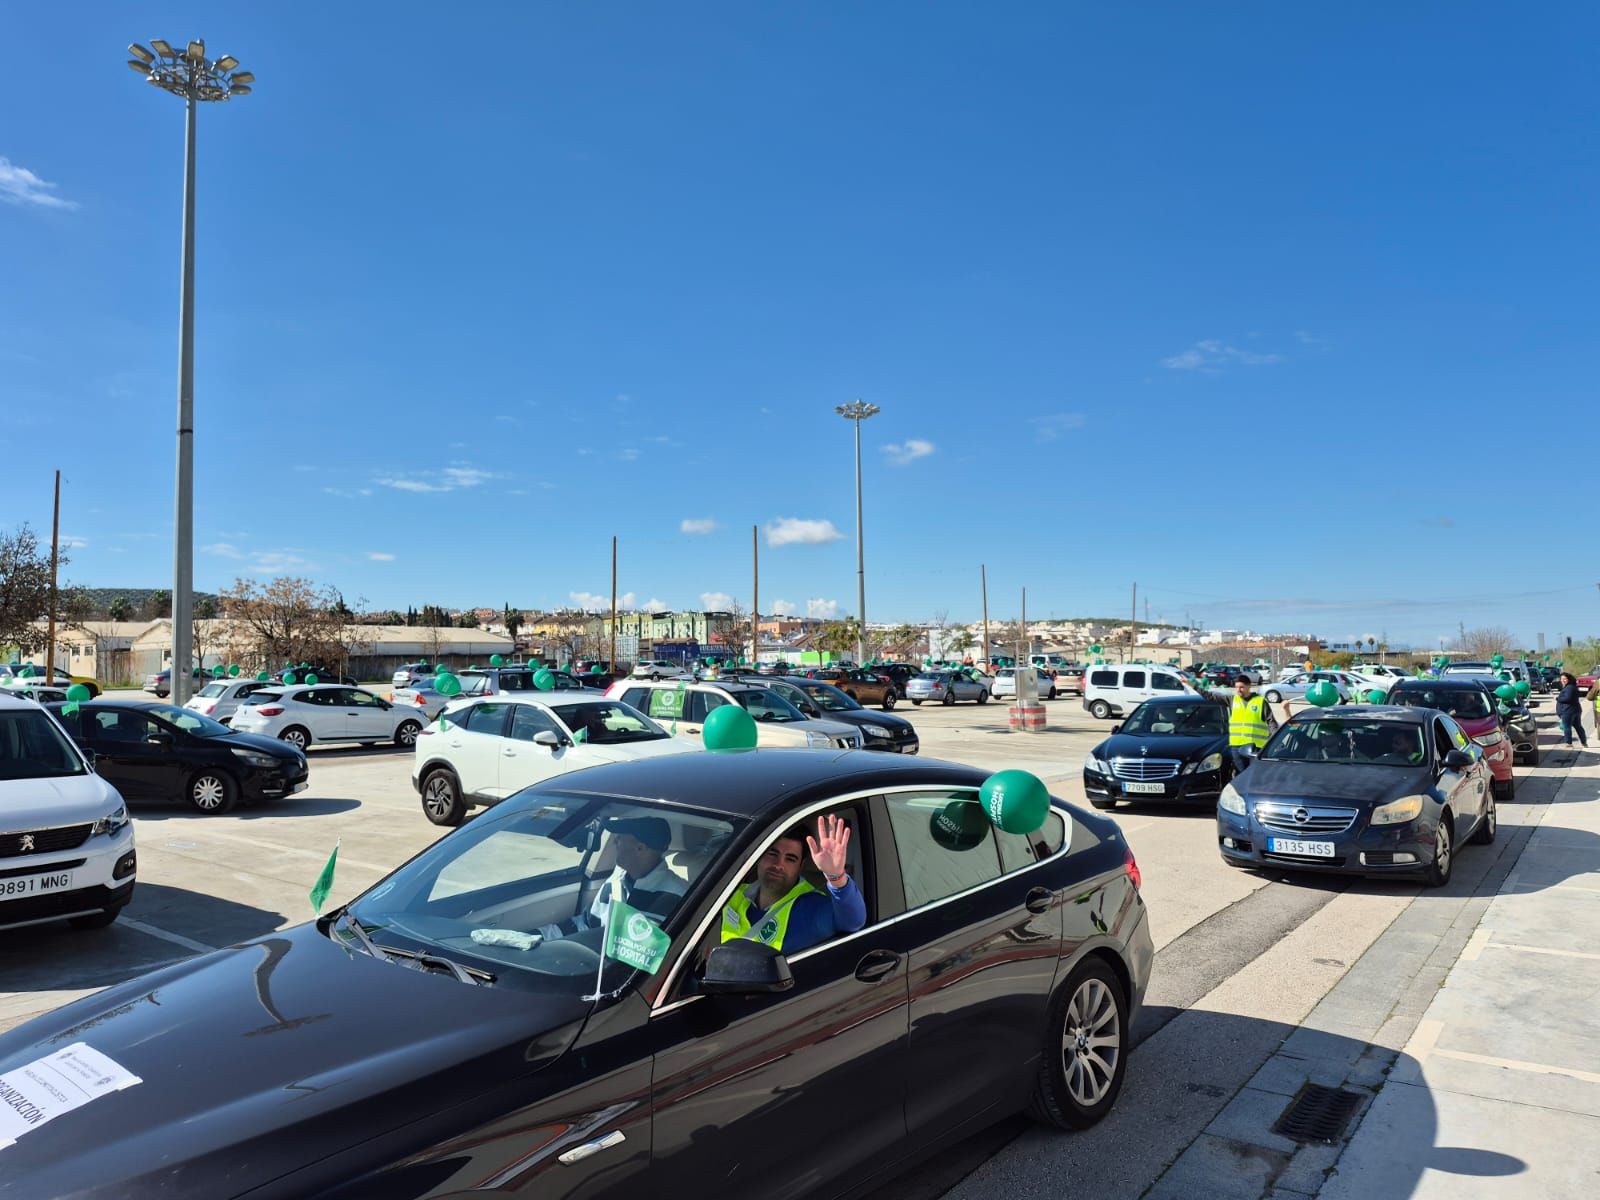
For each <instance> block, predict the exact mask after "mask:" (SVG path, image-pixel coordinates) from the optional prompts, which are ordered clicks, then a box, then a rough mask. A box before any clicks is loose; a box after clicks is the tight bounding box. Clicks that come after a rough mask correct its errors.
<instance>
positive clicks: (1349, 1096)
mask: <svg viewBox="0 0 1600 1200" xmlns="http://www.w3.org/2000/svg"><path fill="white" fill-rule="evenodd" d="M1360 1103H1361V1094H1360V1093H1359V1092H1347V1091H1345V1090H1344V1089H1343V1088H1331V1087H1323V1086H1322V1085H1321V1084H1317V1083H1309V1084H1307V1085H1306V1086H1305V1088H1303V1089H1302V1090H1301V1092H1300V1094H1299V1095H1298V1096H1296V1097H1295V1098H1294V1102H1293V1103H1292V1104H1290V1105H1289V1107H1288V1108H1286V1109H1284V1110H1283V1115H1282V1116H1281V1117H1279V1118H1278V1123H1277V1124H1276V1125H1274V1126H1273V1127H1272V1132H1273V1133H1281V1134H1282V1135H1283V1136H1284V1137H1287V1138H1293V1139H1294V1140H1295V1141H1297V1142H1332V1141H1337V1140H1338V1138H1339V1135H1340V1134H1341V1133H1343V1132H1344V1127H1345V1125H1347V1124H1348V1123H1349V1121H1350V1118H1351V1116H1353V1115H1354V1114H1355V1111H1356V1108H1357V1107H1358V1106H1359V1105H1360Z"/></svg>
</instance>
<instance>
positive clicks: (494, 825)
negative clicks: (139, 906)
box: [0, 750, 1153, 1200]
mask: <svg viewBox="0 0 1600 1200" xmlns="http://www.w3.org/2000/svg"><path fill="white" fill-rule="evenodd" d="M984 779H985V774H984V772H982V771H978V770H975V769H972V768H969V767H961V766H955V765H952V764H948V763H940V762H931V761H928V760H925V759H919V758H913V757H909V756H903V755H893V754H868V753H865V752H861V751H855V752H846V753H842V754H835V753H832V752H819V751H815V750H751V751H742V752H738V751H736V752H726V753H708V754H684V755H677V756H672V757H668V758H660V759H654V760H651V761H649V762H642V763H623V764H615V765H611V766H603V767H596V768H593V769H591V770H587V771H582V772H577V773H574V774H570V775H565V776H562V777H560V778H559V779H552V780H549V781H546V782H544V783H540V784H538V785H536V786H534V787H532V788H529V789H527V790H525V791H523V792H520V793H518V794H517V795H516V796H514V797H512V798H511V799H509V800H506V801H504V802H502V803H501V804H499V805H497V806H495V807H494V808H493V809H491V810H489V811H488V812H486V813H484V814H483V815H481V816H479V817H478V818H476V819H475V820H473V821H472V822H470V823H468V824H467V825H464V826H462V827H461V828H459V829H457V830H455V831H454V832H452V833H450V834H448V835H446V836H445V837H443V838H441V839H440V840H439V841H437V842H435V843H434V844H433V845H432V846H430V847H428V848H427V849H426V850H424V851H423V852H422V853H421V854H419V855H417V856H416V857H415V858H413V859H412V860H411V861H410V862H408V863H406V864H405V865H403V866H401V867H400V868H399V869H397V870H396V871H394V872H393V873H392V874H390V875H389V876H387V877H386V878H384V879H383V880H382V881H380V882H379V883H378V884H377V885H376V886H374V887H372V888H370V889H368V890H367V891H365V892H363V893H362V894H361V895H360V896H358V897H357V898H356V899H355V900H353V901H352V902H350V903H349V904H347V905H344V906H342V907H339V908H336V909H334V910H332V911H330V912H327V913H325V914H323V915H322V916H321V917H320V918H318V919H317V920H316V921H314V922H311V923H308V924H305V925H300V926H296V927H293V928H289V929H284V930H280V931H278V932H276V933H273V934H270V935H268V936H265V937H260V938H256V939H253V940H251V941H247V942H243V943H241V944H239V945H236V946H232V947H229V948H227V949H224V950H218V951H214V952H212V953H209V954H205V955H201V956H199V957H196V958H193V959H190V960H188V961H186V962H182V963H179V964H176V965H172V966H168V967H165V968H163V969H160V970H158V971H155V972H153V973H151V974H148V975H145V976H143V977H141V978H137V979H134V980H131V981H129V982H127V983H123V984H119V985H117V986H114V987H111V988H108V989H106V990H105V991H102V992H99V993H96V994H95V995H93V996H91V997H87V998H85V999H82V1000H78V1001H76V1002H74V1003H72V1004H69V1005H67V1006H66V1007H64V1008H61V1009H58V1010H56V1011H55V1012H53V1013H50V1014H47V1015H45V1016H42V1017H38V1018H35V1019H34V1020H33V1021H30V1022H29V1023H27V1024H25V1025H22V1026H19V1027H18V1028H16V1029H13V1030H11V1031H9V1032H7V1033H4V1034H0V1076H3V1077H4V1078H5V1079H6V1080H7V1081H8V1082H11V1083H16V1081H19V1080H20V1081H22V1082H21V1083H19V1084H16V1088H15V1090H16V1093H17V1097H18V1099H19V1101H20V1102H22V1103H26V1104H27V1105H28V1106H29V1110H28V1111H29V1114H30V1115H29V1117H28V1119H27V1120H26V1122H24V1123H17V1122H13V1123H11V1124H9V1125H0V1131H3V1134H4V1135H5V1136H9V1137H12V1138H14V1139H15V1140H14V1143H13V1144H12V1145H10V1146H7V1147H6V1148H5V1150H4V1151H3V1152H0V1153H3V1155H4V1170H3V1171H0V1197H10V1196H19V1197H20V1196H29V1197H32V1196H41V1195H50V1196H56V1195H72V1196H75V1197H80V1198H98V1200H113V1198H114V1200H138V1198H141V1197H156V1196H160V1197H171V1198H177V1197H196V1198H200V1197H203V1198H205V1200H221V1198H222V1197H237V1196H244V1195H248V1196H250V1197H251V1198H252V1200H269V1198H275V1197H294V1198H296V1200H303V1198H305V1197H314V1196H315V1197H335V1198H338V1200H355V1198H357V1197H361V1198H366V1200H376V1198H379V1197H382V1198H383V1200H415V1198H420V1197H436V1198H437V1197H465V1196H467V1195H481V1194H485V1193H492V1194H494V1195H497V1196H500V1195H508V1196H509V1195H516V1196H538V1197H560V1196H584V1197H618V1198H623V1197H625V1198H627V1200H638V1198H639V1197H640V1196H672V1197H676V1196H691V1195H708V1196H709V1195H721V1194H726V1193H727V1192H728V1191H729V1188H730V1186H732V1185H730V1184H729V1183H728V1182H727V1181H728V1179H729V1177H730V1175H731V1174H732V1173H733V1172H734V1171H735V1170H737V1172H738V1178H739V1179H742V1180H743V1179H748V1180H752V1181H760V1186H759V1190H760V1191H761V1193H762V1194H763V1196H773V1197H780V1196H781V1197H788V1196H800V1195H821V1196H834V1195H839V1194H842V1193H843V1192H845V1191H849V1190H856V1189H859V1188H860V1187H861V1186H862V1185H863V1183H864V1182H865V1181H869V1180H873V1179H881V1178H883V1177H886V1176H887V1175H889V1174H891V1173H892V1172H894V1171H895V1170H896V1168H897V1167H898V1166H900V1165H901V1164H903V1163H905V1162H906V1161H907V1160H908V1159H911V1158H913V1157H916V1156H918V1155H920V1154H921V1153H923V1152H924V1151H926V1150H928V1149H929V1148H932V1147H937V1146H939V1145H942V1144H944V1143H945V1142H947V1141H948V1139H950V1138H951V1137H956V1136H960V1135H961V1134H962V1133H963V1132H964V1131H968V1130H972V1129H975V1128H979V1127H981V1126H982V1125H984V1124H986V1123H988V1122H989V1121H991V1120H993V1119H995V1118H996V1117H998V1116H1000V1115H1002V1114H1005V1113H1008V1112H1011V1111H1013V1110H1016V1109H1021V1108H1027V1109H1028V1110H1029V1111H1030V1112H1031V1113H1032V1114H1034V1115H1035V1116H1036V1117H1037V1118H1038V1119H1040V1120H1042V1121H1043V1122H1045V1123H1048V1124H1053V1125H1058V1126H1068V1127H1076V1126H1084V1125H1088V1124H1092V1123H1093V1122H1095V1121H1097V1120H1099V1119H1100V1118H1101V1117H1103V1116H1105V1114H1106V1113H1107V1112H1109V1111H1110V1109H1111V1107H1112V1105H1113V1103H1114V1102H1115V1100H1116V1097H1117V1093H1118V1091H1119V1089H1120V1087H1121V1084H1122V1081H1123V1078H1124V1074H1125V1072H1126V1070H1127V1061H1128V1048H1129V1031H1130V1029H1131V1027H1132V1024H1133V1021H1134V1019H1135V1016H1136V1014H1137V1012H1138V1010H1139V1007H1140V1004H1141V1002H1142V999H1143V996H1144V993H1145V986H1146V983H1147V981H1148V978H1149V974H1150V966H1151V960H1152V957H1153V949H1152V945H1151V940H1150V933H1149V922H1148V920H1147V919H1146V912H1145V906H1144V902H1143V900H1142V899H1141V898H1140V896H1139V875H1138V868H1137V866H1136V865H1135V863H1134V861H1133V856H1132V854H1131V853H1130V852H1129V849H1128V846H1127V843H1126V842H1125V841H1124V840H1123V839H1122V836H1121V835H1120V833H1119V832H1118V830H1117V827H1116V825H1115V823H1114V822H1112V821H1111V820H1110V819H1108V818H1105V817H1101V816H1098V815H1096V814H1094V813H1092V812H1088V811H1086V810H1082V809H1078V808H1074V807H1072V806H1070V805H1067V804H1064V803H1062V802H1060V801H1053V802H1052V803H1051V804H1050V807H1049V808H1048V810H1047V811H1046V813H1045V815H1044V819H1043V822H1042V824H1041V825H1040V826H1039V827H1038V828H1037V829H1034V830H1033V831H1031V832H1029V833H1027V834H1011V833H1005V832H1002V831H1001V830H999V829H998V828H997V827H995V826H993V825H991V824H990V823H989V820H988V818H987V817H986V816H985V814H984V809H983V807H982V805H981V803H980V801H979V788H980V785H981V784H982V783H983V781H984ZM823 818H828V822H827V824H828V827H829V829H830V830H832V831H833V832H832V833H831V834H830V835H829V836H831V837H832V838H833V842H832V843H831V844H833V845H835V846H837V845H838V844H839V841H840V838H841V837H842V835H841V834H840V832H839V829H840V827H839V826H836V825H834V823H833V818H838V819H839V820H840V821H842V823H843V828H844V829H847V830H848V831H849V834H850V836H849V838H848V840H847V841H846V842H844V844H843V850H842V855H843V858H844V863H843V866H844V868H845V873H846V874H847V875H848V876H849V880H848V881H847V882H846V883H844V884H841V885H839V887H840V888H842V889H843V891H842V892H838V893H834V892H833V890H832V889H830V890H829V894H837V895H840V896H843V895H846V894H848V893H849V892H850V889H852V888H855V889H857V890H858V892H859V896H860V898H861V899H862V900H863V901H864V910H865V911H864V914H863V913H862V910H861V909H860V908H856V909H853V911H854V912H855V913H857V914H858V916H864V923H858V922H856V921H852V922H849V923H847V924H846V925H845V926H841V928H847V927H848V926H849V925H850V924H855V925H857V928H856V929H855V932H844V933H840V932H834V933H832V934H829V933H827V932H826V931H825V930H823V929H820V928H819V929H817V930H815V932H814V938H815V940H812V941H811V942H810V943H809V944H806V945H803V946H802V945H796V946H793V947H789V948H788V949H785V948H784V947H785V945H786V943H787V939H788V937H789V934H788V933H786V932H783V931H781V930H778V929H777V928H776V926H777V922H776V921H775V920H773V919H771V918H769V919H766V920H761V925H760V927H759V932H758V930H756V929H749V930H747V931H746V932H745V933H739V932H737V929H738V924H737V923H738V922H739V921H741V920H742V919H743V916H742V914H747V913H748V912H749V911H750V907H749V906H750V905H751V904H753V903H755V902H756V899H757V898H758V897H759V896H764V895H765V894H766V893H765V891H764V890H762V889H764V887H765V886H766V883H769V882H771V879H770V878H769V876H770V874H771V873H772V872H778V873H780V874H781V873H782V872H783V871H784V870H792V871H794V872H795V873H797V879H798V880H799V882H796V883H795V884H794V885H792V886H793V888H795V889H800V888H801V885H802V883H804V884H805V885H806V886H805V889H804V890H802V891H801V898H804V896H805V895H806V894H807V892H809V890H810V889H811V888H821V887H822V886H823V885H822V883H821V881H820V879H813V878H811V877H810V876H809V875H808V874H806V873H805V872H806V871H807V868H808V867H809V865H810V864H809V859H808V858H804V857H801V856H794V857H793V859H792V862H791V861H789V860H788V859H786V858H785V854H786V853H788V851H787V850H786V848H788V847H793V846H794V845H796V843H794V842H793V841H791V840H789V839H788V838H787V837H786V836H785V835H786V834H788V833H789V832H790V831H792V830H793V829H794V827H795V826H797V825H798V826H802V827H804V828H806V829H819V827H820V824H821V822H822V819H823ZM786 864H787V865H786ZM628 879H631V880H632V884H631V885H629V884H627V883H626V882H625V881H626V880H628ZM646 893H648V895H646ZM624 897H626V899H624ZM602 898H603V902H604V903H605V906H606V907H605V909H604V912H605V917H604V919H603V921H602V922H601V924H600V927H599V928H595V927H593V926H592V925H591V926H590V927H589V928H583V929H581V931H579V932H571V933H567V934H563V933H562V930H563V929H566V930H572V929H575V928H579V927H581V926H582V925H583V922H581V921H578V920H577V918H578V917H579V916H580V915H589V916H592V915H594V914H595V912H596V904H597V903H599V902H602ZM795 903H796V904H798V903H799V900H798V899H797V900H796V901H795ZM819 903H820V907H821V908H822V909H823V910H824V911H826V910H827V909H828V908H829V906H830V905H831V904H833V901H832V900H829V901H822V902H819ZM851 903H852V904H853V903H854V901H851ZM635 906H637V907H635ZM817 907H818V905H817V904H816V903H814V904H813V912H815V911H816V909H817ZM769 911H770V909H769ZM796 911H798V910H796ZM757 919H758V920H760V918H759V917H758V918H757ZM789 920H790V919H789V918H787V917H786V918H785V921H789ZM730 922H731V923H733V929H734V930H735V931H734V932H730ZM769 924H770V925H772V926H773V927H774V928H773V929H772V930H769V929H768V926H769ZM786 927H787V929H789V930H791V931H792V930H794V929H795V928H798V927H799V920H798V917H795V918H794V920H793V922H791V923H789V924H788V925H787V926H786ZM756 938H765V939H766V940H765V941H760V940H753V939H756ZM53 1075H60V1076H66V1077H69V1078H71V1079H73V1080H74V1081H75V1082H74V1085H73V1086H74V1087H75V1088H76V1091H74V1092H73V1093H72V1096H71V1099H72V1103H71V1104H66V1103H61V1102H57V1101H53V1100H52V1097H51V1096H50V1095H48V1094H47V1092H46V1089H44V1087H43V1085H42V1084H40V1083H39V1082H38V1081H39V1080H47V1081H48V1080H49V1079H50V1078H51V1077H52V1076H53ZM58 1090H63V1091H64V1089H58ZM80 1097H81V1098H80ZM5 1118H6V1112H5V1110H4V1108H3V1106H0V1120H3V1119H5ZM738 1186H739V1187H741V1188H742V1187H743V1186H745V1185H743V1184H740V1185H738ZM735 1190H738V1189H737V1188H735Z"/></svg>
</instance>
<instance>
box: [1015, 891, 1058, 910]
mask: <svg viewBox="0 0 1600 1200" xmlns="http://www.w3.org/2000/svg"><path fill="white" fill-rule="evenodd" d="M1055 898H1056V894H1055V893H1054V892H1052V891H1051V890H1050V889H1049V888H1042V887H1036V888H1034V889H1033V890H1032V891H1031V892H1029V893H1028V894H1027V896H1026V897H1025V898H1024V899H1023V901H1022V907H1024V908H1026V909H1027V910H1028V911H1029V912H1031V913H1042V912H1048V911H1049V909H1050V903H1051V901H1053V900H1054V899H1055Z"/></svg>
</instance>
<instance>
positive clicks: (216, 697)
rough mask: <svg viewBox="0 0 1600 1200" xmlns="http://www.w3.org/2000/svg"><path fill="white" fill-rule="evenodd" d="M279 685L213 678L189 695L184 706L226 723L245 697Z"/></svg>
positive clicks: (255, 680) (231, 718)
mask: <svg viewBox="0 0 1600 1200" xmlns="http://www.w3.org/2000/svg"><path fill="white" fill-rule="evenodd" d="M279 686H281V685H279V684H276V683H263V682H262V681H261V680H259V679H213V680H212V681H211V682H210V683H208V684H206V685H205V687H203V688H201V689H200V690H199V691H198V692H196V693H195V694H194V695H192V696H190V697H189V702H188V703H187V704H185V705H184V707H185V708H187V709H192V710H193V711H195V712H197V713H200V714H201V715H203V716H207V717H210V718H211V719H212V720H213V721H215V722H217V724H219V725H228V724H231V723H232V721H233V714H234V713H236V712H238V711H239V706H240V705H241V704H243V703H244V702H245V699H246V698H247V697H249V696H253V695H255V694H256V693H257V692H264V691H266V690H267V689H268V688H276V687H279Z"/></svg>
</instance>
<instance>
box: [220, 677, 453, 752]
mask: <svg viewBox="0 0 1600 1200" xmlns="http://www.w3.org/2000/svg"><path fill="white" fill-rule="evenodd" d="M231 724H232V728H234V729H237V730H238V731H239V732H240V733H261V734H265V735H266V736H267V737H275V738H282V739H283V740H284V741H286V742H288V743H289V744H290V745H292V746H298V747H299V748H300V749H302V750H304V749H305V748H306V747H307V746H310V745H312V744H314V743H320V742H361V743H363V744H364V745H369V746H371V745H376V744H377V743H379V742H393V743H394V744H395V745H396V746H410V745H413V744H415V742H416V740H417V734H418V733H420V732H421V730H422V724H423V722H422V718H421V716H420V715H419V714H418V713H417V710H416V709H415V708H409V707H406V706H403V705H398V704H391V703H390V702H389V701H387V700H384V699H382V698H381V697H379V696H374V695H373V694H372V693H371V692H368V691H364V690H363V689H361V688H353V687H345V686H344V685H343V684H340V683H317V684H312V685H311V686H309V687H306V686H304V685H302V686H299V687H294V686H291V687H284V686H282V685H281V684H280V685H279V686H277V687H270V688H264V689H262V690H261V691H259V692H255V693H252V694H251V695H249V696H246V697H245V698H244V702H243V703H242V704H240V705H239V707H238V708H237V709H236V710H235V711H234V714H233V721H232V723H231Z"/></svg>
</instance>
